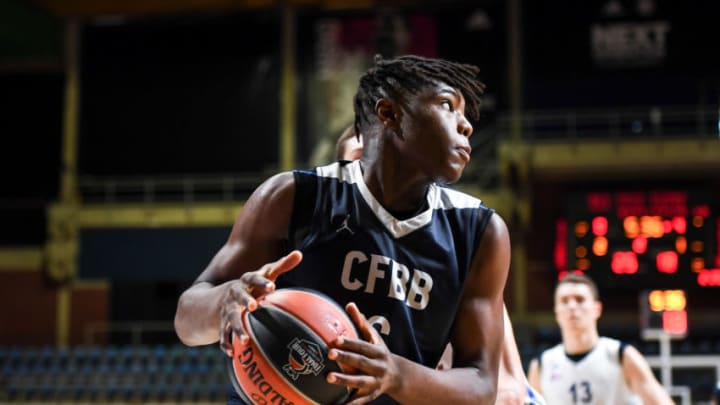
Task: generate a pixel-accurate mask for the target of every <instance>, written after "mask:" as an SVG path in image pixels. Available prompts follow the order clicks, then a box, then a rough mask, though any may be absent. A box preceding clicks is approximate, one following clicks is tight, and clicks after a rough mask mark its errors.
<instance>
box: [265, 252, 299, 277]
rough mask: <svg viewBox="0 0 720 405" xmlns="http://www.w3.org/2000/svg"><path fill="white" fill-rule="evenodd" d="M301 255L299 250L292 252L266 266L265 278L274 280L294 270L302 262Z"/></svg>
mask: <svg viewBox="0 0 720 405" xmlns="http://www.w3.org/2000/svg"><path fill="white" fill-rule="evenodd" d="M302 258H303V255H302V252H300V251H299V250H293V251H292V252H290V253H288V254H287V255H285V256H283V257H281V258H280V259H279V260H277V261H276V262H274V263H272V264H271V265H270V266H268V268H267V270H266V272H265V277H267V278H268V279H270V280H276V279H277V278H278V276H280V275H281V274H283V273H285V272H287V271H290V270H292V269H294V268H295V267H296V266H297V265H298V264H300V262H301V261H302Z"/></svg>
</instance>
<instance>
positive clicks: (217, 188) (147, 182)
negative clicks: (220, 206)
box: [79, 173, 266, 204]
mask: <svg viewBox="0 0 720 405" xmlns="http://www.w3.org/2000/svg"><path fill="white" fill-rule="evenodd" d="M265 178H266V176H265V175H264V174H261V173H245V174H243V173H238V174H218V175H206V174H203V175H199V174H196V175H190V174H188V175H178V176H176V177H173V176H149V175H148V176H142V177H110V176H108V177H92V176H83V177H80V179H79V191H80V195H81V196H82V199H83V202H84V203H104V204H113V203H148V204H156V203H164V202H171V203H186V204H192V203H195V202H202V201H212V202H230V201H238V200H244V199H247V197H248V196H249V195H250V193H251V192H252V191H253V190H254V189H255V188H256V187H257V186H258V185H260V183H262V181H263V180H265Z"/></svg>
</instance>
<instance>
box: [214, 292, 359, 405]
mask: <svg viewBox="0 0 720 405" xmlns="http://www.w3.org/2000/svg"><path fill="white" fill-rule="evenodd" d="M258 304H259V305H258V308H257V309H256V310H255V311H253V312H249V311H245V312H244V313H243V317H242V319H243V327H244V328H245V331H246V333H247V334H248V336H249V337H250V339H248V343H247V344H245V345H243V344H242V343H241V342H240V340H239V339H234V338H233V339H232V344H233V350H234V353H235V355H234V357H233V358H232V359H229V367H228V368H229V372H230V380H231V381H232V383H233V385H234V387H235V390H236V391H237V392H238V394H239V395H240V397H241V398H242V399H243V400H244V401H245V402H247V403H249V404H256V405H265V404H287V405H290V404H292V405H304V404H338V403H342V402H345V401H346V400H347V399H348V397H349V396H350V392H349V391H348V389H347V388H345V387H342V386H340V385H335V384H330V383H328V382H327V381H326V380H325V377H326V376H327V374H328V373H329V372H331V371H340V372H351V371H352V370H344V369H342V368H341V367H340V365H339V364H337V363H336V362H334V361H331V360H329V359H328V358H327V353H328V343H330V342H332V341H334V340H335V339H337V338H338V337H339V336H346V337H350V338H354V339H357V338H358V333H357V330H356V329H355V325H354V324H353V323H352V321H351V320H350V318H349V317H348V316H347V314H346V313H345V311H344V310H343V309H342V308H341V307H340V306H339V305H338V304H337V303H336V302H335V301H333V300H332V299H331V298H329V297H327V296H326V295H324V294H322V293H319V292H317V291H313V290H309V289H299V288H283V289H279V290H276V291H274V292H272V293H270V294H267V295H266V296H264V297H263V298H261V299H260V300H259V301H258Z"/></svg>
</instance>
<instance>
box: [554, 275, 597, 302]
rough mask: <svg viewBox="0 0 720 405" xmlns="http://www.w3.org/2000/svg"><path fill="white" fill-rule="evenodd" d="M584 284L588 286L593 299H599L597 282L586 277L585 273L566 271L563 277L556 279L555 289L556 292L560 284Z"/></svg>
mask: <svg viewBox="0 0 720 405" xmlns="http://www.w3.org/2000/svg"><path fill="white" fill-rule="evenodd" d="M570 283H572V284H585V285H586V286H588V288H590V292H591V293H592V296H593V298H594V299H595V301H600V293H599V292H598V287H597V284H595V282H594V281H593V279H591V278H590V277H588V276H587V275H585V274H580V273H568V274H567V275H565V277H563V278H562V279H561V280H560V281H558V283H557V285H556V286H555V291H556V292H557V289H558V287H560V286H561V285H562V284H570Z"/></svg>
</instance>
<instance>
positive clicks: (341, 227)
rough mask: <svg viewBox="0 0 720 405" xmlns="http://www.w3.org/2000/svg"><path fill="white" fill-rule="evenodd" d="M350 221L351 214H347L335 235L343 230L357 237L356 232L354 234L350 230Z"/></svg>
mask: <svg viewBox="0 0 720 405" xmlns="http://www.w3.org/2000/svg"><path fill="white" fill-rule="evenodd" d="M349 220H350V214H347V216H346V217H345V219H344V220H343V222H342V224H341V225H340V228H338V229H337V230H336V231H335V233H338V232H340V231H342V230H343V229H344V230H346V231H348V232H350V235H355V232H353V230H352V229H350V225H348V221H349Z"/></svg>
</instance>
